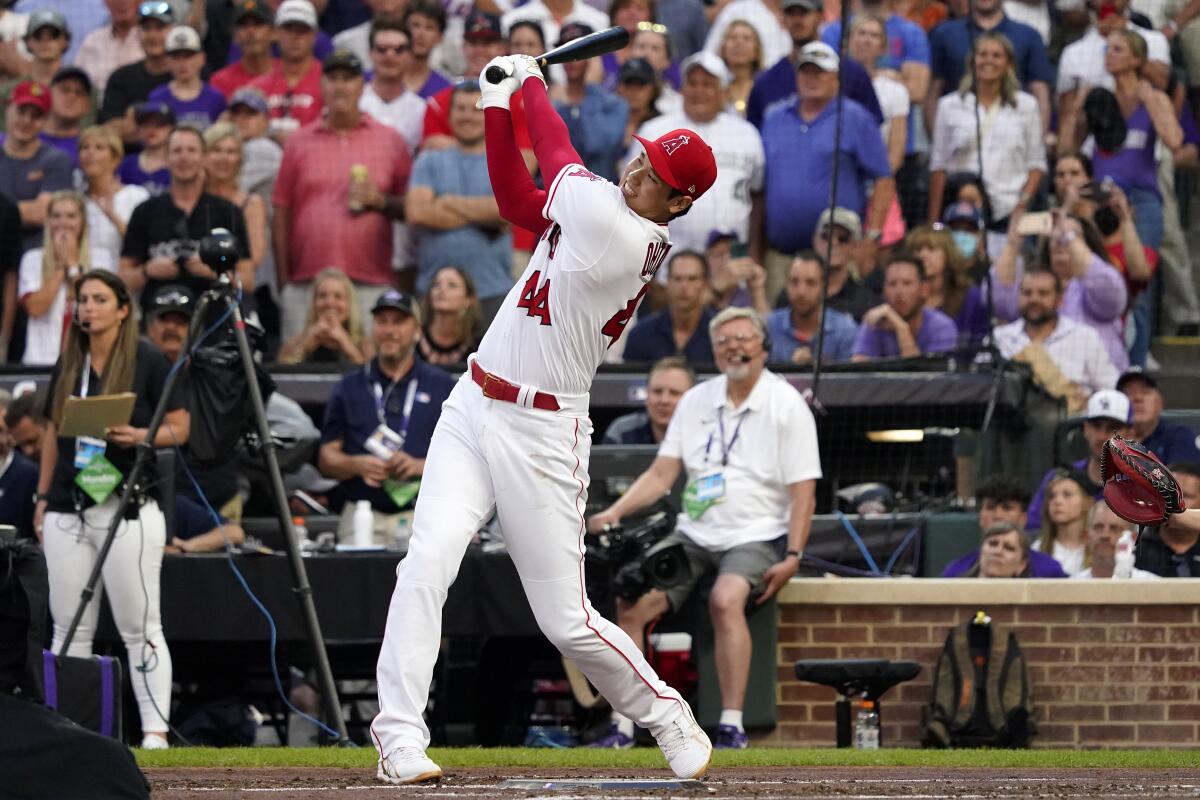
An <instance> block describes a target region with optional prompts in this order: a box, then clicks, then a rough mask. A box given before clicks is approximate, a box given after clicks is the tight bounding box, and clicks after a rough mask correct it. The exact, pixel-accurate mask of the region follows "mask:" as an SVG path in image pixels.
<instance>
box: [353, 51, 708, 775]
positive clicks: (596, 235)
mask: <svg viewBox="0 0 1200 800" xmlns="http://www.w3.org/2000/svg"><path fill="white" fill-rule="evenodd" d="M488 66H489V67H491V66H498V67H500V68H501V69H502V70H503V71H504V73H505V74H506V75H507V76H508V77H506V78H505V79H504V80H503V81H501V83H499V84H490V83H488V82H487V81H486V79H485V78H484V76H483V75H481V76H480V83H481V95H482V96H481V101H480V102H481V105H482V107H483V109H484V114H485V140H486V148H487V161H488V173H489V175H490V178H491V182H492V188H493V191H494V193H495V196H496V202H497V204H498V205H499V208H500V213H501V215H502V216H503V217H504V218H505V219H506V220H508V221H509V222H511V223H512V224H514V225H517V226H520V227H523V228H526V229H529V230H532V231H535V232H538V233H539V234H540V239H539V241H538V244H537V248H536V250H535V251H534V254H533V257H532V259H531V260H530V262H529V265H528V267H527V268H526V269H525V272H524V274H523V275H522V276H521V278H520V280H518V281H517V283H516V285H515V286H514V287H513V288H512V290H511V291H510V292H509V293H508V296H507V297H506V298H505V301H504V305H503V306H502V308H501V310H500V312H499V313H498V314H497V315H496V318H495V320H494V321H493V323H492V325H491V327H490V328H489V329H488V332H487V335H486V336H485V337H484V339H483V342H482V343H481V344H480V347H479V352H478V353H477V354H476V355H475V356H474V357H472V358H471V359H470V361H469V365H468V366H469V368H468V370H467V372H466V373H465V374H464V375H463V376H462V378H461V379H460V381H459V382H458V384H457V385H456V386H455V388H454V390H453V391H452V392H451V394H450V398H449V399H448V400H447V401H446V404H445V406H444V407H443V409H442V416H441V418H440V420H439V421H438V424H437V428H436V429H435V430H434V434H433V440H432V443H431V444H430V448H429V457H428V460H427V461H426V464H425V475H424V477H423V479H422V483H421V494H420V496H419V498H418V500H417V508H416V516H415V518H414V520H413V537H412V541H411V543H410V544H409V550H408V555H407V556H406V557H405V559H404V560H403V561H402V562H401V563H400V566H399V568H398V569H397V574H396V589H395V591H394V592H393V594H392V600H391V606H390V608H389V609H388V621H387V629H386V632H385V634H384V641H383V650H382V652H381V653H380V657H379V667H378V684H379V708H380V711H379V716H377V717H376V718H375V720H374V722H373V723H372V726H371V730H372V736H373V739H374V742H375V746H376V747H377V748H378V750H379V770H378V773H377V774H378V777H379V778H380V779H381V780H384V781H387V782H389V783H419V782H424V781H429V780H436V779H438V778H440V777H441V775H442V770H441V768H440V767H438V766H437V765H436V764H435V763H433V761H431V760H430V759H429V758H428V756H426V755H425V748H426V747H427V746H428V745H429V730H428V728H427V727H426V726H425V722H424V720H423V719H422V712H423V711H424V710H425V705H426V702H427V700H428V696H429V683H430V679H431V677H432V674H433V666H434V661H435V660H436V658H437V653H438V645H439V641H440V638H441V620H442V605H443V603H444V602H445V600H446V592H447V590H448V588H449V587H450V584H451V583H453V581H454V578H455V576H456V575H457V573H458V568H459V564H460V563H461V561H462V558H463V554H464V552H465V550H466V548H467V545H468V543H469V542H470V541H471V538H472V536H474V534H475V532H476V531H478V530H479V528H480V526H481V525H482V524H483V522H484V521H485V520H487V519H488V517H489V516H490V515H491V514H492V510H493V509H495V510H496V511H497V512H498V514H499V517H500V524H501V526H502V528H503V530H504V538H505V541H506V543H507V545H508V550H509V554H510V555H511V556H512V560H513V563H514V564H515V565H516V567H517V571H518V573H519V574H520V576H521V582H522V584H523V586H524V588H525V594H526V597H527V598H528V599H529V605H530V607H531V608H532V609H533V613H534V616H535V617H536V618H537V621H538V625H539V626H540V627H541V629H542V632H543V633H544V634H545V635H546V637H547V638H549V639H550V641H551V642H553V643H554V644H555V645H556V646H557V647H558V648H559V650H561V651H562V652H563V654H564V655H566V656H567V657H568V658H570V659H571V660H572V661H574V662H575V663H576V664H577V665H578V666H579V667H580V668H581V669H582V670H583V672H584V673H585V674H586V675H587V677H588V679H589V680H591V681H592V683H593V684H594V685H595V686H596V687H597V688H598V689H599V690H600V692H601V693H602V694H603V695H604V696H605V697H606V698H607V699H608V700H609V702H610V703H611V704H612V706H613V708H614V709H617V710H618V711H619V712H620V713H622V714H624V715H627V716H629V717H630V718H631V719H633V720H634V721H635V722H636V723H637V724H639V725H641V726H642V727H645V728H647V729H648V730H650V732H651V733H653V734H654V737H655V738H656V739H657V740H658V743H659V746H660V747H661V748H662V751H663V754H664V755H665V756H666V759H667V762H668V764H669V765H670V767H671V769H672V770H673V771H674V772H675V774H676V775H678V776H680V777H681V778H696V777H699V776H701V775H703V774H704V771H705V770H706V769H707V767H708V762H709V758H710V756H711V753H712V745H711V743H710V742H709V740H708V737H707V736H706V735H705V734H704V731H703V730H702V729H701V728H700V726H699V725H698V724H697V723H696V720H695V718H694V717H693V715H692V712H691V709H690V708H688V705H687V703H686V702H685V701H684V700H683V699H682V698H681V697H680V695H679V693H678V692H676V691H675V690H674V689H672V688H670V687H669V686H667V685H666V684H665V683H664V682H663V681H662V680H661V679H660V678H659V677H658V676H657V675H656V674H655V673H654V671H653V670H652V669H651V668H650V666H649V664H647V663H646V660H645V658H644V657H643V656H642V655H641V653H640V652H639V651H638V648H637V647H636V646H635V645H634V644H633V642H632V641H631V640H630V639H629V637H628V636H626V635H625V634H624V633H623V632H622V631H621V630H620V629H619V628H618V627H617V626H615V625H613V624H611V623H609V622H608V621H607V620H605V619H604V618H603V617H601V616H600V615H599V614H598V613H596V610H595V609H594V608H592V605H591V603H590V602H589V601H588V598H587V594H586V592H585V590H584V571H583V568H584V544H583V537H584V533H585V525H584V519H583V508H584V503H585V501H586V494H587V487H588V456H589V449H590V436H591V433H592V425H591V422H590V421H589V419H588V390H589V388H590V386H591V382H592V378H593V376H594V375H595V373H596V367H597V366H598V365H599V364H600V363H601V361H602V360H603V358H604V353H605V351H606V350H607V349H608V348H609V347H611V346H612V345H613V344H614V343H615V342H616V341H617V340H618V339H619V338H620V337H621V334H622V333H624V332H625V328H626V327H627V326H628V324H629V321H630V319H631V317H632V316H633V313H634V310H635V309H636V308H637V305H638V302H639V301H640V300H641V297H642V295H643V294H644V293H645V292H646V290H647V288H646V287H647V286H648V285H649V282H650V281H651V280H652V279H653V278H654V273H655V272H656V271H657V270H658V269H659V267H660V266H661V265H662V263H663V261H664V259H665V258H666V256H667V251H668V250H670V248H671V244H670V242H669V241H668V239H667V222H669V221H670V220H671V219H673V218H675V217H677V216H679V215H681V214H684V213H686V212H687V210H688V208H689V207H690V206H691V204H692V203H693V202H694V201H695V200H696V199H697V198H699V197H700V196H701V195H702V194H704V192H705V191H707V190H708V188H709V187H710V186H712V184H713V181H715V180H716V175H717V166H716V161H715V159H714V158H713V155H712V151H711V149H710V148H709V147H708V145H706V144H705V143H704V141H703V140H702V139H701V138H700V137H699V136H698V135H696V134H695V133H694V132H692V131H690V130H685V129H680V130H673V131H669V132H668V133H665V134H663V135H662V136H660V137H659V138H658V139H655V140H653V141H650V140H646V139H642V140H641V141H642V145H643V146H644V148H645V152H644V153H643V154H642V155H641V156H639V157H638V158H637V159H635V160H634V161H633V162H632V163H630V165H629V166H628V167H626V169H625V172H624V174H623V175H622V177H621V181H620V184H619V185H614V184H612V183H609V182H608V181H605V180H602V179H601V178H599V177H597V176H596V175H593V174H592V173H590V172H588V171H587V170H586V169H585V168H584V167H582V166H581V165H580V164H581V160H580V158H579V155H578V154H577V153H576V152H575V151H574V149H573V148H572V147H571V144H570V140H569V138H568V135H567V129H566V126H565V125H564V124H563V122H562V120H561V118H560V117H559V116H558V114H557V113H556V112H555V110H554V108H553V106H552V105H551V104H550V101H549V99H548V98H547V96H546V84H545V80H544V78H543V77H542V74H541V72H540V70H539V69H538V67H537V65H536V62H535V61H534V60H533V59H532V58H529V57H528V56H503V57H500V58H496V59H493V60H492V62H491V63H490V64H489V65H488ZM486 71H487V70H486V69H485V70H484V73H485V74H486ZM518 90H520V91H521V93H522V98H523V100H524V103H525V114H526V117H527V120H528V125H529V131H530V135H531V138H532V140H533V147H534V153H535V154H536V156H537V160H538V164H539V166H540V168H541V173H542V175H543V177H544V178H545V181H546V187H547V188H546V189H545V190H544V191H543V190H541V189H538V188H537V187H536V186H535V185H534V183H533V181H532V179H531V178H530V176H529V173H528V171H527V170H526V168H525V165H524V163H523V162H522V160H521V156H520V152H519V151H518V149H517V145H516V142H515V140H514V136H513V128H512V121H511V118H510V116H509V98H510V97H511V95H512V94H513V93H514V92H516V91H518Z"/></svg>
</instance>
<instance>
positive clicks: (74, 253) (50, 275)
mask: <svg viewBox="0 0 1200 800" xmlns="http://www.w3.org/2000/svg"><path fill="white" fill-rule="evenodd" d="M92 269H97V270H106V271H108V272H115V271H116V264H114V263H113V261H112V260H111V254H110V253H109V251H108V250H99V251H94V250H92V249H91V248H89V247H88V231H87V211H86V209H85V207H84V201H83V196H82V195H79V194H76V193H75V192H55V193H54V194H53V195H52V196H51V198H50V204H49V206H48V207H47V210H46V225H45V233H44V234H43V244H42V246H41V247H35V248H34V249H32V250H28V251H26V253H25V255H24V256H22V257H21V276H20V282H19V285H18V287H17V292H18V294H19V295H20V297H21V305H22V306H23V307H24V309H25V313H26V314H27V315H28V316H29V323H28V325H29V327H28V334H27V336H26V340H25V356H24V358H23V359H22V363H25V364H30V365H50V364H53V363H54V362H55V361H56V360H57V359H58V356H59V353H60V352H62V341H63V333H64V331H65V330H66V329H67V328H69V327H70V326H71V325H72V323H73V321H74V319H75V308H74V304H73V303H71V302H70V300H69V298H72V297H74V296H75V281H77V280H78V279H79V277H80V276H81V275H83V274H84V273H85V272H88V271H90V270H92Z"/></svg>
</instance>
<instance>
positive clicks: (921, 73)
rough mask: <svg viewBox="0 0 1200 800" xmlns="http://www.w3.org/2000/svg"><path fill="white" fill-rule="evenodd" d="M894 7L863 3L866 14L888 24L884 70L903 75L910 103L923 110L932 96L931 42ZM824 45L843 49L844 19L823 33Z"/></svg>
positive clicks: (885, 2) (886, 2) (889, 0)
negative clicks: (930, 88)
mask: <svg viewBox="0 0 1200 800" xmlns="http://www.w3.org/2000/svg"><path fill="white" fill-rule="evenodd" d="M892 4H893V0H863V2H862V10H863V12H864V13H868V14H874V15H876V16H878V17H880V18H882V19H883V20H884V23H885V27H886V29H887V30H886V32H887V46H886V48H885V55H884V56H883V59H882V61H881V63H880V66H883V67H885V68H887V69H892V70H895V71H897V72H898V73H899V74H900V82H901V83H903V84H904V87H905V88H906V89H908V97H909V100H911V101H912V104H913V105H914V106H916V107H920V105H921V103H923V102H925V95H926V94H927V93H928V92H929V62H930V57H929V39H928V38H927V37H926V36H925V31H923V30H921V26H920V25H917V24H916V23H915V22H911V21H909V20H907V19H905V18H904V17H902V16H901V15H899V14H897V13H896V12H895V11H894V10H893V8H892ZM821 41H823V42H825V44H827V45H829V46H830V47H833V48H835V49H838V50H840V49H841V41H842V22H841V20H840V19H836V20H834V21H833V22H831V23H829V24H828V25H826V26H825V27H824V29H822V31H821Z"/></svg>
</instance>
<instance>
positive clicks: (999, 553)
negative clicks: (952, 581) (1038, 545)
mask: <svg viewBox="0 0 1200 800" xmlns="http://www.w3.org/2000/svg"><path fill="white" fill-rule="evenodd" d="M978 552H979V555H978V558H977V559H976V561H975V566H973V567H971V569H970V570H968V571H967V572H966V573H965V575H964V576H963V577H966V578H1030V577H1033V576H1032V575H1031V574H1030V570H1029V562H1030V553H1031V550H1030V547H1029V538H1028V537H1027V536H1026V535H1025V532H1024V531H1022V530H1021V529H1020V528H1019V527H1018V526H1016V525H1014V524H1012V523H1011V522H997V523H995V524H994V525H991V526H990V527H987V528H984V529H983V540H982V541H981V543H980V545H979V551H978Z"/></svg>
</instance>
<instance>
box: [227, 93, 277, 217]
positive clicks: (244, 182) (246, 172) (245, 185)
mask: <svg viewBox="0 0 1200 800" xmlns="http://www.w3.org/2000/svg"><path fill="white" fill-rule="evenodd" d="M267 110H268V109H267V98H266V97H265V96H264V95H263V93H262V92H260V91H259V90H258V89H253V88H250V87H246V88H244V89H238V90H237V91H236V92H234V93H233V97H232V98H230V100H229V121H230V122H232V123H233V124H234V126H235V127H236V128H237V129H238V133H240V134H241V135H242V151H243V154H244V156H245V159H244V162H243V164H242V173H241V176H240V177H239V178H238V186H240V187H241V189H242V191H243V192H253V193H254V194H257V195H259V196H261V197H262V198H263V199H264V200H266V201H268V202H270V200H271V195H272V193H273V192H274V191H275V176H276V175H277V174H278V173H279V165H280V162H282V161H283V148H282V147H280V146H279V145H278V144H276V143H275V141H274V140H273V139H271V138H270V136H269V135H268V133H269V129H270V121H269V119H268V117H267Z"/></svg>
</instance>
